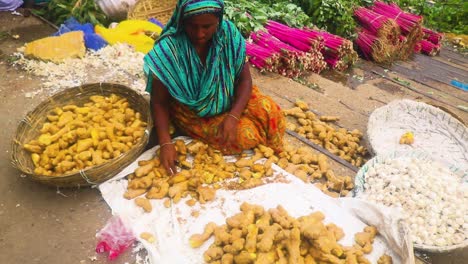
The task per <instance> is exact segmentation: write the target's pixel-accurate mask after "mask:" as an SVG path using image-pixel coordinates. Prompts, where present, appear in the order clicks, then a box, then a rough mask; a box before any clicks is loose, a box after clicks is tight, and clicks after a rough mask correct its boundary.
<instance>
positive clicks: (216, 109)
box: [144, 0, 246, 117]
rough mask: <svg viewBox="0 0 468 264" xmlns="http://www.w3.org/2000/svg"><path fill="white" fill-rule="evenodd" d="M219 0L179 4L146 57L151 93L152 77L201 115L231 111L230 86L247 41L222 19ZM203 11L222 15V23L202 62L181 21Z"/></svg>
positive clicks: (189, 0)
mask: <svg viewBox="0 0 468 264" xmlns="http://www.w3.org/2000/svg"><path fill="white" fill-rule="evenodd" d="M223 11H224V2H223V1H222V0H179V1H178V3H177V7H176V9H175V11H174V14H173V15H172V18H171V20H170V21H169V23H168V24H167V25H166V27H165V28H164V30H163V32H162V35H161V37H160V39H159V41H158V42H157V43H156V44H155V46H154V48H153V49H152V50H151V51H150V52H149V53H148V54H147V55H146V56H145V58H144V63H145V65H144V67H145V72H146V73H147V75H148V84H147V89H146V90H147V91H148V92H151V83H152V79H153V74H154V76H156V77H157V78H158V79H159V80H160V81H161V82H162V83H163V84H164V85H165V86H166V87H167V89H168V90H169V93H170V94H171V95H172V97H174V98H175V99H176V100H178V101H179V102H181V103H183V104H185V105H187V106H188V107H189V108H190V109H192V110H193V111H195V112H196V113H197V114H198V115H199V116H201V117H205V116H213V115H217V114H220V113H223V112H225V111H227V110H228V109H230V107H231V103H232V100H233V98H234V86H235V84H236V81H237V79H238V78H239V76H240V73H241V71H242V68H243V67H244V62H245V56H246V55H245V40H244V39H243V37H242V35H241V34H240V32H239V30H237V28H236V27H235V26H234V25H233V24H232V23H231V22H229V21H225V20H223V18H222V12H223ZM205 13H215V14H220V21H221V22H220V24H219V28H218V30H217V32H216V33H215V34H214V35H213V40H212V42H211V47H210V49H209V52H208V56H207V58H206V64H205V66H204V65H203V64H202V62H201V60H200V58H199V56H198V54H197V52H196V50H195V48H194V47H193V45H192V43H191V42H190V40H189V38H188V36H187V35H186V34H185V32H184V29H183V18H184V17H188V16H194V15H199V14H205Z"/></svg>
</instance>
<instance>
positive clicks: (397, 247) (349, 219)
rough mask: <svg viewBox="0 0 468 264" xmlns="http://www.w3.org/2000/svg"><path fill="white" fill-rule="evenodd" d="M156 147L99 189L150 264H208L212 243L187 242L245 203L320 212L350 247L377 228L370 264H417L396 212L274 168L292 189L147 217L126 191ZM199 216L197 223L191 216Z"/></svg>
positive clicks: (219, 197) (224, 195)
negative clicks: (382, 263)
mask: <svg viewBox="0 0 468 264" xmlns="http://www.w3.org/2000/svg"><path fill="white" fill-rule="evenodd" d="M156 148H157V147H155V148H153V149H150V150H148V151H146V152H145V153H143V154H142V155H141V156H140V157H139V158H138V159H137V160H136V161H135V162H133V163H132V164H130V165H129V166H128V167H127V168H125V169H124V170H123V171H122V172H120V173H119V174H118V175H116V176H115V177H114V178H113V179H111V180H109V181H107V182H105V183H103V184H101V185H100V186H99V189H100V191H101V193H102V196H103V198H104V199H105V201H106V202H107V203H108V204H109V206H110V207H111V209H112V212H113V214H114V215H119V216H121V217H122V218H124V219H125V220H126V221H127V222H128V223H129V225H130V226H131V228H132V229H133V231H134V233H135V236H136V237H137V239H138V240H139V241H140V242H141V243H142V244H143V246H144V247H145V248H146V250H147V251H148V255H149V261H150V263H158V264H179V263H180V264H187V263H193V264H198V263H204V261H203V252H204V251H205V250H206V249H207V248H208V247H209V245H210V244H211V243H212V241H213V238H211V239H210V240H208V241H207V242H206V243H205V244H204V245H203V246H202V247H201V248H198V249H192V248H191V247H190V245H189V237H190V236H191V235H192V234H194V233H201V232H203V229H204V226H205V225H206V224H207V223H208V222H215V223H216V224H224V223H225V218H227V217H229V216H231V215H234V214H236V213H238V212H239V207H240V204H242V202H248V203H252V204H259V205H262V206H264V207H265V208H266V209H267V208H274V207H276V206H277V205H282V206H283V207H284V208H285V209H286V210H287V211H288V212H289V213H290V214H291V215H292V216H294V217H299V216H302V215H308V214H310V213H312V212H314V211H317V210H319V211H322V212H323V213H324V214H325V216H326V219H325V222H326V223H329V222H333V223H335V224H337V225H338V226H340V227H341V228H343V230H344V232H345V234H346V235H345V237H344V238H343V239H342V240H340V243H341V244H342V245H345V246H351V245H352V244H353V243H354V234H355V233H357V232H361V231H362V230H363V228H364V227H365V226H366V225H367V224H372V225H376V226H377V228H378V230H379V232H380V233H381V235H379V236H377V238H376V240H375V242H374V250H373V251H372V252H371V254H369V255H367V258H368V259H369V260H370V261H371V263H377V259H378V258H379V257H380V256H381V255H382V254H384V253H386V254H389V255H391V256H392V257H393V260H394V262H393V263H396V264H398V263H404V264H407V263H408V264H410V263H414V256H413V254H412V252H413V248H412V244H411V241H410V239H409V237H408V234H407V232H406V231H405V230H406V229H405V228H404V227H403V226H402V225H401V224H400V223H399V221H398V214H399V213H398V212H396V211H393V210H392V209H389V208H385V211H384V210H383V208H382V207H379V206H376V205H373V204H369V203H367V202H364V201H360V200H357V199H352V198H341V199H334V198H331V197H329V196H327V195H325V194H323V193H322V192H321V191H320V190H319V189H317V188H316V187H315V186H313V185H312V184H306V183H304V182H302V181H301V180H299V179H298V178H296V177H295V176H293V175H291V174H289V173H287V172H286V171H284V170H282V169H281V168H280V167H278V166H276V165H273V169H274V170H275V174H283V175H284V176H285V178H286V179H287V181H289V183H270V184H265V185H262V186H259V187H256V188H253V189H249V190H222V189H220V190H218V191H217V192H216V199H215V200H214V201H211V202H209V203H206V204H204V205H200V204H198V203H197V204H196V205H195V206H193V207H190V206H188V205H186V203H185V201H186V200H187V199H188V197H187V198H185V199H182V200H181V201H180V202H179V203H177V204H172V206H171V207H170V208H166V207H164V205H163V200H151V204H152V207H153V210H152V212H151V213H145V212H144V211H143V209H142V208H140V207H138V206H136V205H135V203H134V201H133V200H126V199H125V198H123V194H124V193H125V191H126V189H127V180H126V179H125V176H126V175H128V174H129V173H132V172H133V171H134V170H135V169H136V168H137V167H138V161H139V160H146V159H150V158H151V157H152V155H153V154H154V153H155V150H156ZM195 210H197V211H199V216H198V217H193V216H192V212H193V211H195ZM142 232H150V233H152V234H153V235H154V236H155V238H156V242H154V243H149V242H147V241H146V240H143V239H140V238H139V234H140V233H142Z"/></svg>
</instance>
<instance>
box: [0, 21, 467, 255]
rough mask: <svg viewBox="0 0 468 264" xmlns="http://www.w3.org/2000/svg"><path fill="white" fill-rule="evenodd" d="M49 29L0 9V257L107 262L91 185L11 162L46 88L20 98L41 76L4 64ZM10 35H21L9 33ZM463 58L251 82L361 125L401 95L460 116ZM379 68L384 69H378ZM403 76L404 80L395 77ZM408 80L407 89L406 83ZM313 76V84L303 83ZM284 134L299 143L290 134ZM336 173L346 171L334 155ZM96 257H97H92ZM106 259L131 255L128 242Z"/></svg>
mask: <svg viewBox="0 0 468 264" xmlns="http://www.w3.org/2000/svg"><path fill="white" fill-rule="evenodd" d="M53 32H54V29H53V28H51V27H50V26H48V25H47V24H45V23H44V22H42V21H40V20H38V19H37V18H34V17H27V18H25V17H22V16H14V15H11V14H10V13H7V12H4V13H0V104H1V111H0V120H2V121H3V124H4V129H2V130H1V131H0V175H1V176H2V177H0V193H2V194H3V195H2V199H1V200H0V263H12V264H14V263H49V264H54V263H111V262H109V261H107V260H106V259H105V257H103V256H99V255H97V254H96V253H95V252H94V248H95V246H96V239H95V234H96V232H97V231H98V230H100V229H101V228H102V227H103V226H104V224H105V222H106V221H107V220H108V219H109V218H110V217H111V212H110V210H109V207H108V206H107V204H106V203H105V202H104V200H103V199H102V197H101V195H100V193H99V191H98V190H97V189H95V188H82V189H56V188H51V187H47V186H43V185H40V184H37V183H35V182H33V181H31V180H29V179H28V178H26V177H24V176H23V175H21V173H20V172H19V171H17V170H16V169H15V168H13V167H12V166H11V164H10V154H11V153H10V144H11V141H12V137H13V135H14V133H15V129H16V127H17V125H18V123H19V122H20V120H21V119H22V118H23V117H24V116H25V115H26V113H27V112H28V111H30V110H32V109H34V107H35V106H36V105H38V104H39V103H40V102H41V101H43V100H44V99H45V97H46V96H45V95H41V94H39V95H38V96H35V97H34V98H26V97H25V93H26V92H32V91H34V90H35V89H37V88H38V86H39V83H40V81H41V80H40V79H38V78H37V77H34V76H31V75H29V74H27V73H25V72H23V71H21V70H18V69H15V68H13V67H11V66H10V65H9V55H10V54H11V53H12V52H14V51H15V50H16V49H17V48H18V47H20V46H22V45H23V44H24V43H25V42H28V41H31V40H34V39H37V38H40V37H44V36H47V35H49V34H51V33H53ZM13 35H19V38H18V39H14V38H13V37H12V36H13ZM467 66H468V59H467V58H466V57H464V56H462V55H460V54H457V53H455V52H452V51H450V50H443V51H442V53H441V56H439V57H436V58H429V57H426V56H416V58H415V59H414V60H412V61H409V62H402V63H398V64H397V65H395V66H393V67H392V68H391V69H390V71H387V70H384V68H382V67H379V66H376V65H374V64H372V63H369V62H365V61H360V62H359V63H358V65H357V67H355V68H354V69H353V70H352V71H350V72H347V73H334V72H326V73H323V74H322V75H316V74H313V75H311V76H309V77H307V78H306V79H305V80H303V81H305V82H306V84H308V85H301V84H299V83H297V82H295V81H293V80H290V79H286V78H283V77H281V76H278V75H275V74H261V73H258V72H256V71H253V76H254V82H255V84H257V85H258V86H259V87H260V88H261V90H262V91H263V92H265V93H266V94H268V95H270V96H272V97H273V98H274V99H275V100H276V101H277V102H278V103H279V104H280V105H281V106H282V107H284V108H288V107H290V106H292V102H293V101H294V100H295V99H302V100H304V101H306V102H308V103H310V104H311V105H312V106H313V108H314V110H316V111H318V112H320V113H322V114H327V115H339V116H341V120H340V121H339V125H341V126H343V127H346V128H349V129H354V128H357V129H359V130H361V131H366V126H367V120H368V117H369V115H370V114H371V112H372V111H373V110H374V109H376V108H378V107H380V106H383V105H384V104H386V103H388V102H390V101H392V100H395V99H401V98H408V99H413V100H418V101H424V102H429V103H432V104H434V105H438V106H441V107H444V108H445V109H447V110H448V111H450V112H452V113H453V114H454V115H456V116H457V117H459V118H460V119H461V120H462V121H463V122H465V123H466V122H467V121H468V113H467V112H465V111H463V110H461V109H460V108H457V106H465V107H466V106H468V96H467V94H466V93H465V92H462V91H461V90H458V89H455V88H453V87H451V86H450V85H449V84H448V82H449V81H450V80H451V79H453V78H457V79H458V80H460V81H463V82H464V83H467V82H468V80H467V78H468V74H467ZM380 74H383V75H385V76H386V77H382V76H381V75H380ZM396 77H398V78H399V79H398V80H405V81H407V83H405V84H402V83H401V82H400V83H397V82H396V79H395V78H396ZM408 83H409V84H410V85H411V86H410V87H411V89H413V90H410V89H409V88H407V87H405V85H406V84H408ZM311 84H315V87H318V90H316V89H313V88H309V87H312V85H311ZM287 140H288V141H291V142H293V143H294V144H299V143H298V141H297V140H296V139H294V138H292V137H290V136H288V138H287ZM333 168H334V169H335V170H337V171H340V173H339V174H347V175H352V174H353V173H352V171H350V170H349V169H347V168H345V167H343V166H342V165H340V164H338V163H333ZM95 258H96V259H95ZM427 261H428V262H429V263H435V264H438V263H440V264H463V263H468V251H466V250H465V251H457V252H453V253H451V254H435V255H434V254H431V255H427ZM112 263H116V264H119V263H135V254H133V253H132V252H131V250H128V251H127V252H126V253H125V254H124V255H122V256H121V257H119V258H118V259H117V260H116V261H113V262H112Z"/></svg>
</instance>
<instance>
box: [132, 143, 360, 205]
mask: <svg viewBox="0 0 468 264" xmlns="http://www.w3.org/2000/svg"><path fill="white" fill-rule="evenodd" d="M174 144H175V147H176V150H177V153H178V163H177V164H178V167H179V168H178V169H179V171H178V173H177V174H176V175H174V176H170V175H169V174H168V173H167V172H166V170H165V169H164V168H163V166H162V164H161V162H160V160H159V158H158V156H157V155H156V157H155V158H153V159H150V160H144V161H140V162H139V163H138V165H139V167H138V168H137V169H136V170H135V171H134V173H132V174H130V175H129V176H128V180H129V182H128V186H127V188H128V190H127V192H126V193H125V194H124V197H125V198H126V199H133V198H135V197H139V196H142V195H143V194H145V198H143V197H140V198H139V199H138V203H137V204H138V205H140V206H142V205H143V204H149V202H144V201H142V199H143V200H145V199H166V201H165V204H166V206H167V207H169V205H170V202H171V200H172V201H173V202H174V203H178V202H179V201H180V200H181V199H182V198H184V197H187V196H190V197H191V199H188V200H187V201H186V203H187V204H188V205H190V206H193V205H195V204H196V202H197V201H198V202H200V203H206V202H208V201H211V200H213V199H214V198H215V194H216V190H217V189H219V188H222V187H226V188H228V187H227V186H232V183H235V184H236V186H237V188H236V189H249V188H253V187H256V186H260V185H262V184H264V183H265V178H266V177H271V176H273V168H272V164H273V163H276V164H278V165H279V166H280V167H282V168H284V169H286V170H287V171H288V172H290V173H292V174H294V175H296V176H297V177H298V178H300V179H301V180H303V181H304V182H312V181H316V180H322V181H323V183H322V184H321V189H322V190H323V191H324V192H326V193H328V194H331V195H333V196H338V195H340V194H341V195H346V194H347V193H348V191H349V190H351V189H352V188H353V187H354V184H353V182H352V179H351V177H349V176H346V177H341V176H336V175H335V174H334V173H333V171H332V170H331V169H330V166H329V164H328V162H327V158H326V156H325V155H323V154H319V155H317V154H314V153H312V152H311V151H310V149H309V148H307V147H301V148H297V149H295V148H293V147H286V149H285V151H284V152H282V153H279V154H278V155H275V153H274V151H273V150H272V149H271V148H269V147H266V146H263V145H259V146H258V147H257V148H255V150H254V154H253V156H250V157H249V156H239V157H238V159H237V160H236V161H232V162H227V161H226V160H225V159H224V157H223V155H222V153H221V152H219V151H217V150H215V149H213V148H211V147H210V146H208V145H207V144H204V143H202V142H200V141H196V140H193V141H192V142H190V143H189V144H187V145H186V144H185V142H184V141H183V140H176V141H175V143H174ZM188 156H191V158H192V159H193V160H192V162H189V161H188V160H187V157H188ZM227 183H229V185H228V184H227ZM228 189H229V188H228ZM136 201H137V200H136Z"/></svg>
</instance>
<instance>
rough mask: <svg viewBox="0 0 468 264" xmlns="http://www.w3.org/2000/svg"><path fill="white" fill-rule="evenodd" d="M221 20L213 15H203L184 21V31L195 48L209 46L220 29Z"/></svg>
mask: <svg viewBox="0 0 468 264" xmlns="http://www.w3.org/2000/svg"><path fill="white" fill-rule="evenodd" d="M218 24H219V18H218V17H217V16H216V15H213V14H202V15H197V16H193V17H190V18H188V19H186V20H185V21H184V29H185V32H186V33H187V35H188V37H189V39H190V41H191V42H192V44H193V45H195V46H203V45H205V44H207V43H208V42H209V41H210V40H211V38H212V37H213V34H214V33H215V32H216V30H217V29H218Z"/></svg>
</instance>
